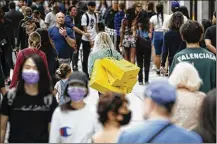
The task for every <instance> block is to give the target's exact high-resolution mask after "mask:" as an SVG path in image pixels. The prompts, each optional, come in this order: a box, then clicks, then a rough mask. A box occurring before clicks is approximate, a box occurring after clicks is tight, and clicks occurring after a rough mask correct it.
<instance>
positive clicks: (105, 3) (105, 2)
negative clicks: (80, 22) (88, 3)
mask: <svg viewBox="0 0 217 144" xmlns="http://www.w3.org/2000/svg"><path fill="white" fill-rule="evenodd" d="M103 4H104V6H105V8H106V9H107V8H108V4H107V1H106V0H104V2H103V3H102V2H101V1H100V4H99V7H98V8H97V11H100V10H101V8H102V5H103Z"/></svg>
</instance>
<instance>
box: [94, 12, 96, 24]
mask: <svg viewBox="0 0 217 144" xmlns="http://www.w3.org/2000/svg"><path fill="white" fill-rule="evenodd" d="M94 16H95V18H96V23H97V15H96V13H94Z"/></svg>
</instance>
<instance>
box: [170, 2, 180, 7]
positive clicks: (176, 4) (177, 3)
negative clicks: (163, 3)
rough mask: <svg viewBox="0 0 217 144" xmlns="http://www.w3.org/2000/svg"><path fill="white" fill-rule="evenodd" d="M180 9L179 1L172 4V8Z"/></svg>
mask: <svg viewBox="0 0 217 144" xmlns="http://www.w3.org/2000/svg"><path fill="white" fill-rule="evenodd" d="M179 7H180V4H179V2H178V1H172V2H171V8H179Z"/></svg>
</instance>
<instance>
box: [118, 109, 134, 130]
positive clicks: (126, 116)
mask: <svg viewBox="0 0 217 144" xmlns="http://www.w3.org/2000/svg"><path fill="white" fill-rule="evenodd" d="M120 115H122V116H123V120H122V121H119V123H120V125H121V126H123V125H127V124H129V122H130V120H131V115H132V113H131V111H130V112H129V113H127V114H120Z"/></svg>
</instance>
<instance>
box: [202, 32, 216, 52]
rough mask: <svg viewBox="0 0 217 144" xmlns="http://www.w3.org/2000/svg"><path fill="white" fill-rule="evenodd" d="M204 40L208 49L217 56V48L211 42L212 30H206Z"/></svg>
mask: <svg viewBox="0 0 217 144" xmlns="http://www.w3.org/2000/svg"><path fill="white" fill-rule="evenodd" d="M204 39H205V43H206V46H207V48H208V49H209V50H210V51H211V52H212V53H214V54H216V48H215V47H214V46H213V45H212V42H211V39H212V33H211V29H210V28H208V29H207V30H206V33H205V36H204Z"/></svg>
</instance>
